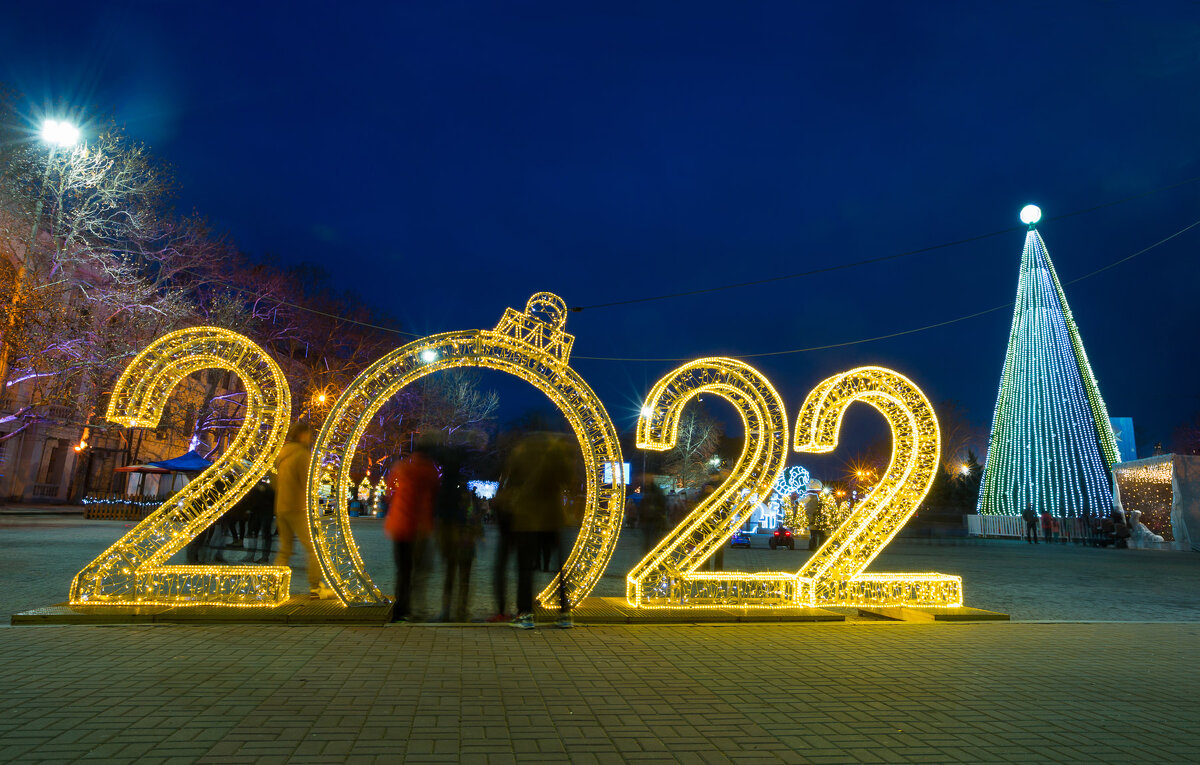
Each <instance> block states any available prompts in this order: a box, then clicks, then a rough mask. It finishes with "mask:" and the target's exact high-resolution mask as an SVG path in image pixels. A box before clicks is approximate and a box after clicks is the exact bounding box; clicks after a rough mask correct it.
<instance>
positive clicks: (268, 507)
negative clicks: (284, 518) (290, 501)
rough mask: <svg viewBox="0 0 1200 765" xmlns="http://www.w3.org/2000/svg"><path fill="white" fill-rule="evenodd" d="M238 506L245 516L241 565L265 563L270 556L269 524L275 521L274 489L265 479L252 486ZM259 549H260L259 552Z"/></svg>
mask: <svg viewBox="0 0 1200 765" xmlns="http://www.w3.org/2000/svg"><path fill="white" fill-rule="evenodd" d="M238 505H239V506H241V507H242V510H243V512H244V513H245V515H246V536H245V537H244V538H243V544H244V546H245V548H246V555H245V556H244V557H243V558H242V562H243V563H265V562H266V561H267V559H268V558H270V556H271V524H272V523H273V522H274V520H275V517H274V516H275V513H274V510H275V489H274V488H272V486H271V483H270V481H268V480H267V479H266V478H264V479H263V480H261V481H259V482H258V483H256V484H254V486H252V487H251V488H250V491H249V492H247V493H246V496H244V497H242V499H241V501H240V502H238ZM259 548H262V549H261V550H260V549H259Z"/></svg>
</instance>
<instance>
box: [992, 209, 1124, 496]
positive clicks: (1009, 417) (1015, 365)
mask: <svg viewBox="0 0 1200 765" xmlns="http://www.w3.org/2000/svg"><path fill="white" fill-rule="evenodd" d="M1027 209H1028V208H1027ZM1035 209H1036V208H1035ZM1039 215H1040V212H1038V213H1037V214H1030V215H1028V216H1026V215H1025V213H1024V211H1023V219H1025V218H1026V217H1027V218H1029V220H1027V221H1026V222H1028V223H1030V224H1031V225H1030V230H1029V231H1028V233H1027V234H1026V235H1025V247H1024V249H1023V250H1022V253H1021V276H1020V279H1019V281H1018V283H1017V302H1016V306H1015V307H1014V309H1013V321H1012V330H1011V332H1010V334H1009V342H1008V350H1007V352H1006V354H1005V358H1004V372H1003V374H1002V375H1001V378H1000V390H999V393H998V394H997V397H996V412H995V415H994V417H993V421H992V433H991V438H990V441H989V444H988V454H987V463H986V465H985V466H984V470H983V487H982V490H981V491H980V493H979V504H978V511H979V512H980V513H981V514H985V515H1010V516H1011V515H1021V513H1022V512H1023V511H1024V510H1025V508H1026V507H1027V506H1030V505H1032V507H1033V509H1034V511H1035V512H1037V513H1039V514H1040V513H1041V512H1043V511H1049V512H1050V514H1051V515H1054V516H1057V517H1064V518H1069V517H1081V516H1083V515H1084V513H1085V512H1087V511H1089V510H1090V512H1091V515H1092V516H1097V515H1099V514H1102V513H1106V512H1107V511H1108V508H1109V506H1110V503H1111V493H1110V488H1109V470H1110V469H1111V468H1112V466H1113V464H1114V463H1116V462H1118V461H1119V460H1118V455H1117V444H1116V438H1115V436H1114V435H1113V431H1112V425H1111V423H1110V422H1109V419H1108V411H1107V409H1106V408H1105V406H1104V400H1103V399H1102V398H1101V396H1100V388H1099V386H1098V385H1097V383H1096V377H1095V375H1094V374H1093V372H1092V368H1091V365H1090V364H1089V363H1088V359H1087V354H1086V353H1085V352H1084V349H1083V341H1082V339H1081V338H1080V336H1079V330H1078V328H1077V327H1076V325H1075V319H1074V317H1073V316H1072V315H1071V309H1070V307H1069V306H1068V305H1067V298H1066V294H1065V293H1064V292H1063V289H1062V285H1061V284H1060V283H1059V281H1058V275H1057V274H1056V273H1055V270H1054V264H1053V263H1052V262H1051V261H1050V256H1049V254H1048V253H1047V252H1046V246H1045V243H1044V242H1043V241H1042V237H1041V235H1040V234H1038V232H1037V230H1036V229H1034V228H1033V227H1032V224H1034V223H1036V222H1037V220H1038V216H1039Z"/></svg>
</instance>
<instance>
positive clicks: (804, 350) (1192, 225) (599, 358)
mask: <svg viewBox="0 0 1200 765" xmlns="http://www.w3.org/2000/svg"><path fill="white" fill-rule="evenodd" d="M1197 226H1200V220H1197V221H1194V222H1192V223H1190V224H1188V225H1187V226H1184V227H1183V228H1181V229H1179V230H1178V231H1176V232H1175V233H1173V234H1171V235H1170V236H1167V237H1164V238H1162V239H1159V240H1158V241H1157V242H1155V243H1154V244H1152V245H1150V246H1149V247H1145V248H1143V249H1140V250H1138V251H1137V252H1135V253H1133V254H1132V255H1126V256H1125V257H1123V258H1121V259H1120V260H1115V261H1113V262H1112V263H1109V264H1108V265H1106V266H1102V267H1101V268H1097V269H1096V270H1095V271H1091V272H1089V273H1086V274H1084V275H1083V276H1077V277H1075V278H1074V279H1071V280H1070V281H1068V282H1066V284H1075V283H1076V282H1081V281H1083V280H1084V279H1088V278H1091V277H1093V276H1095V275H1096V274H1099V273H1103V272H1104V271H1107V270H1109V269H1110V268H1114V267H1116V266H1119V265H1121V264H1122V263H1125V262H1126V261H1130V260H1133V259H1134V258H1136V257H1137V256H1139V255H1142V254H1145V253H1147V252H1149V251H1150V250H1153V249H1154V248H1155V247H1158V246H1159V245H1163V244H1166V243H1167V242H1169V241H1171V240H1172V239H1174V238H1176V237H1178V236H1180V235H1182V234H1185V233H1187V232H1188V231H1190V230H1192V229H1193V228H1195V227H1197ZM1012 306H1013V303H1012V302H1011V301H1010V302H1008V303H1005V304H1003V305H997V306H992V307H991V308H987V309H984V310H982V311H976V312H975V313H969V314H967V315H965V316H958V317H956V318H953V319H947V320H946V321H939V322H937V323H935V324H926V325H925V326H923V327H913V328H912V329H905V330H901V331H900V332H892V333H889V334H886V335H876V336H875V337H864V338H862V339H859V340H847V341H845V342H841V343H829V344H827V345H814V346H810V347H808V348H793V349H791V350H786V351H765V352H763V353H738V354H732V355H731V358H735V359H757V358H763V357H765V356H788V355H793V354H797V353H809V352H811V351H825V350H829V349H830V348H844V347H846V346H850V345H862V344H863V343H873V342H875V341H877V340H889V339H891V338H893V337H901V336H903V335H913V334H916V333H917V332H925V331H926V330H930V329H937V328H938V327H945V326H947V325H950V324H957V323H958V322H960V321H967V320H968V319H974V318H977V317H980V316H984V315H986V314H989V313H994V312H996V311H1001V310H1004V309H1005V308H1012ZM572 358H573V359H584V360H587V361H646V362H650V361H668V362H679V361H691V360H692V359H693V358H695V356H683V357H676V358H632V357H629V358H626V357H618V356H572Z"/></svg>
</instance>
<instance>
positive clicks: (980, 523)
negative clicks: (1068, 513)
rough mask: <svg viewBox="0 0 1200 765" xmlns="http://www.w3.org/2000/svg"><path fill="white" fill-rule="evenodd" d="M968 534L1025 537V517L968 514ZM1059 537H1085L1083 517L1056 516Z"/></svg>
mask: <svg viewBox="0 0 1200 765" xmlns="http://www.w3.org/2000/svg"><path fill="white" fill-rule="evenodd" d="M966 518H967V535H968V536H972V537H1018V538H1020V537H1023V536H1025V519H1023V518H1022V517H1021V516H1019V515H968V516H966ZM1055 520H1056V521H1057V522H1058V537H1059V538H1061V539H1085V538H1087V537H1088V533H1087V527H1086V524H1085V523H1084V520H1083V519H1082V518H1056V519H1055ZM1038 534H1039V535H1041V534H1042V522H1041V519H1040V518H1039V519H1038Z"/></svg>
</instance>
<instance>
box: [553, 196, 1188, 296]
mask: <svg viewBox="0 0 1200 765" xmlns="http://www.w3.org/2000/svg"><path fill="white" fill-rule="evenodd" d="M1197 181H1200V176H1196V177H1193V178H1188V179H1186V180H1182V181H1179V182H1177V183H1172V184H1168V185H1166V186H1159V187H1158V188H1155V189H1151V190H1149V191H1143V192H1142V193H1140V194H1135V195H1133V196H1131V197H1124V198H1123V199H1116V200H1113V201H1111V202H1103V203H1101V204H1098V205H1093V206H1091V207H1085V208H1082V209H1079V210H1072V211H1071V212H1068V213H1063V214H1062V215H1054V216H1051V217H1048V218H1045V220H1047V221H1054V220H1063V219H1065V218H1071V217H1074V216H1076V215H1083V214H1085V213H1090V212H1095V211H1097V210H1103V209H1105V208H1106V207H1113V206H1115V205H1121V204H1125V203H1126V202H1133V201H1135V200H1138V199H1142V198H1143V197H1148V196H1150V195H1152V194H1158V193H1160V192H1163V191H1169V190H1171V189H1175V188H1179V187H1180V186H1187V185H1188V184H1192V183H1196V182H1197ZM1024 228H1025V227H1024V226H1010V227H1009V228H1005V229H1000V230H999V231H991V232H989V233H986V234H978V235H976V236H969V237H967V238H965V239H955V240H954V241H952V242H942V243H941V244H934V245H930V246H928V247H918V248H917V249H915V250H905V251H904V252H896V253H892V254H891V255H880V256H878V257H874V258H866V259H864V260H856V261H854V262H852V263H840V264H837V265H833V266H823V267H821V268H814V269H810V270H808V271H797V272H796V273H791V274H780V275H779V276H768V277H764V278H762V279H752V280H750V281H744V282H734V283H732V284H721V285H717V286H714V287H701V288H699V289H694V290H685V291H683V292H669V293H666V294H664V295H650V296H647V297H640V298H626V299H624V300H614V301H611V302H608V303H593V304H591V305H580V306H572V307H571V310H572V311H575V312H579V311H586V310H589V309H592V308H612V307H615V306H622V305H632V304H634V303H650V302H654V301H658V300H671V299H673V298H681V297H690V296H693V295H706V294H709V293H712V292H722V291H724V290H732V289H740V288H742V287H756V286H758V285H760V284H771V283H773V282H781V281H787V280H789V279H799V278H801V277H804V276H816V275H818V274H827V273H830V272H833V271H843V270H845V269H848V268H858V267H860V266H868V265H872V264H874V263H883V262H886V261H889V260H897V259H899V258H906V257H909V256H911V255H919V254H921V253H924V252H933V251H934V250H944V249H946V248H948V247H957V246H959V245H963V244H970V243H971V242H978V241H982V240H984V239H991V238H992V237H997V236H1001V235H1003V234H1011V233H1013V232H1015V231H1021V230H1023V229H1024Z"/></svg>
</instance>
